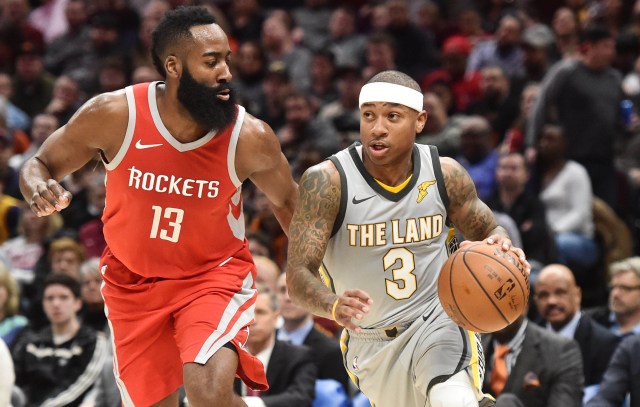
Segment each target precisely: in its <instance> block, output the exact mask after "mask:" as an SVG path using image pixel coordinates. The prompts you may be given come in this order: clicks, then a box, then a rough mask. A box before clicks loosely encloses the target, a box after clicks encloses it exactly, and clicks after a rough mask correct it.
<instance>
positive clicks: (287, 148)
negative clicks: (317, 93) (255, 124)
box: [276, 92, 340, 173]
mask: <svg viewBox="0 0 640 407" xmlns="http://www.w3.org/2000/svg"><path fill="white" fill-rule="evenodd" d="M284 107H285V109H284V111H285V119H286V122H285V125H284V126H282V127H281V128H280V129H279V130H278V131H277V132H276V134H277V135H278V139H279V140H280V144H281V145H282V152H283V153H284V155H285V157H287V160H289V165H290V166H291V167H292V170H293V172H294V173H297V169H296V165H297V161H298V158H299V157H298V153H300V152H301V151H302V150H305V149H319V150H320V151H321V152H322V153H323V156H325V157H326V156H329V155H331V154H333V153H335V152H336V151H338V149H339V146H340V144H339V140H338V134H337V132H336V130H335V128H334V127H333V125H332V124H331V123H330V122H327V121H325V120H324V119H322V118H320V117H316V116H315V115H314V113H313V107H312V105H311V101H310V100H309V97H308V96H307V95H305V94H304V93H302V92H292V93H290V94H289V95H287V97H286V98H285V100H284Z"/></svg>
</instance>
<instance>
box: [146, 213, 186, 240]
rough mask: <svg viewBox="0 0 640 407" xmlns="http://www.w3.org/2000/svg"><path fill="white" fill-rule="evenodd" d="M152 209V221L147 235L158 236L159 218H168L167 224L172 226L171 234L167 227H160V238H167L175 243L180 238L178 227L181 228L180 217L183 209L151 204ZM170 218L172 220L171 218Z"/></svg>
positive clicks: (152, 237)
mask: <svg viewBox="0 0 640 407" xmlns="http://www.w3.org/2000/svg"><path fill="white" fill-rule="evenodd" d="M151 209H153V223H152V224H151V233H150V234H149V237H150V238H151V239H156V238H158V229H159V226H160V218H161V217H163V218H165V219H170V221H169V222H168V225H169V226H170V227H171V228H172V229H171V235H169V231H168V230H167V229H160V236H159V237H160V239H163V240H168V241H170V242H173V243H176V242H177V241H178V239H179V238H180V229H182V225H181V224H182V218H183V217H184V210H182V209H179V208H164V215H163V208H162V207H161V206H156V205H154V206H152V207H151ZM171 219H172V220H171Z"/></svg>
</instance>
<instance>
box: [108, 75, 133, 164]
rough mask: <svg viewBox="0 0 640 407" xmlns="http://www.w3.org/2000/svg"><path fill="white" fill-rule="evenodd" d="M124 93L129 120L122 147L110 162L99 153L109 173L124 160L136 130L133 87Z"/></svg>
mask: <svg viewBox="0 0 640 407" xmlns="http://www.w3.org/2000/svg"><path fill="white" fill-rule="evenodd" d="M124 92H125V95H126V97H127V106H128V107H129V120H128V122H127V131H125V133H124V140H122V145H121V146H120V149H119V150H118V152H117V153H116V155H115V157H113V160H111V162H108V161H107V158H106V157H105V156H104V152H102V151H101V152H100V157H101V158H102V162H103V163H104V167H105V168H106V169H107V170H109V171H112V170H114V169H115V168H116V167H117V166H118V164H120V163H121V162H122V160H123V159H124V156H125V155H126V154H127V150H129V146H130V145H131V140H132V139H133V131H134V130H135V128H136V98H135V97H134V95H133V87H131V86H127V87H126V88H125V89H124Z"/></svg>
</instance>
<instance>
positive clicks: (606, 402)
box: [586, 334, 640, 407]
mask: <svg viewBox="0 0 640 407" xmlns="http://www.w3.org/2000/svg"><path fill="white" fill-rule="evenodd" d="M638 383H640V335H639V334H636V335H631V336H629V337H628V338H625V339H624V340H623V341H622V342H621V343H620V345H618V348H617V349H616V351H615V353H614V354H613V357H612V358H611V363H609V367H608V368H607V370H606V371H605V372H604V378H603V380H602V383H601V384H600V388H599V389H598V393H597V394H596V395H595V396H594V397H593V398H592V399H591V400H590V401H589V402H588V403H587V405H586V407H619V406H621V405H624V400H625V398H626V397H627V394H629V396H630V397H629V405H630V406H631V407H638V406H640V386H639V385H638Z"/></svg>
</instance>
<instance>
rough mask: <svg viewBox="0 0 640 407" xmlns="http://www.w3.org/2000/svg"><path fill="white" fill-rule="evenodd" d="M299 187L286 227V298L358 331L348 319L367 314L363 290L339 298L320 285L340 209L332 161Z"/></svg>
mask: <svg viewBox="0 0 640 407" xmlns="http://www.w3.org/2000/svg"><path fill="white" fill-rule="evenodd" d="M298 188H299V198H298V203H297V206H296V209H295V211H294V214H293V218H292V219H291V225H290V227H289V252H288V261H287V288H288V290H289V295H290V296H291V299H292V300H293V301H294V302H295V303H297V304H299V305H301V306H303V307H304V308H306V309H307V310H309V311H310V312H312V313H314V314H316V315H319V316H323V317H326V318H331V319H334V317H335V320H336V322H338V323H339V324H340V325H342V326H345V327H347V328H349V329H354V330H359V328H358V327H357V325H356V324H354V323H353V322H352V321H351V319H352V318H356V319H362V317H363V315H364V314H365V313H366V312H367V311H368V307H367V306H366V304H370V298H369V296H368V295H367V294H366V293H365V292H363V291H362V290H347V291H345V293H343V295H340V296H339V295H337V294H335V293H333V292H332V291H331V290H330V289H329V288H328V287H327V286H325V285H324V284H323V283H322V281H321V280H320V275H319V269H320V266H321V264H322V258H323V257H324V254H325V251H326V249H327V244H328V242H329V238H330V237H331V230H332V229H333V224H334V222H335V219H336V216H337V215H338V211H339V209H340V175H339V173H338V171H337V170H336V168H335V166H334V165H333V163H332V162H331V161H324V162H322V163H320V164H318V165H316V166H313V167H311V168H309V169H308V170H307V171H306V172H305V173H304V174H303V175H302V178H301V179H300V184H299V187H298ZM334 305H336V306H335V307H334ZM334 308H335V309H334Z"/></svg>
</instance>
